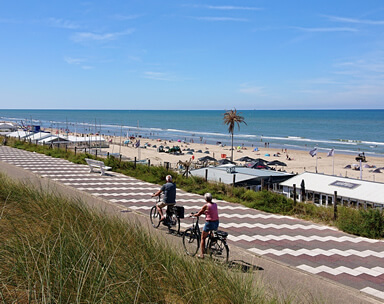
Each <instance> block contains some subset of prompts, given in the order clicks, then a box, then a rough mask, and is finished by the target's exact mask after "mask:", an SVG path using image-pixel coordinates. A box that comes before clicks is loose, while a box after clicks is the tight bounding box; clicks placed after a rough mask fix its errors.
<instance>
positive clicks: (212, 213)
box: [205, 203, 219, 221]
mask: <svg viewBox="0 0 384 304" xmlns="http://www.w3.org/2000/svg"><path fill="white" fill-rule="evenodd" d="M207 207H208V208H207V211H205V220H206V221H218V220H219V212H218V211H217V204H215V203H208V204H207Z"/></svg>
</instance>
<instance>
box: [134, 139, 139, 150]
mask: <svg viewBox="0 0 384 304" xmlns="http://www.w3.org/2000/svg"><path fill="white" fill-rule="evenodd" d="M135 147H136V148H138V147H140V139H139V140H138V141H137V142H136V144H135Z"/></svg>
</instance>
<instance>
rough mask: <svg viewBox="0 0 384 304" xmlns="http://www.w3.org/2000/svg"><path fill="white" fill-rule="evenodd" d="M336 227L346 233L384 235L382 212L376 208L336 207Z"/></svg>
mask: <svg viewBox="0 0 384 304" xmlns="http://www.w3.org/2000/svg"><path fill="white" fill-rule="evenodd" d="M337 227H338V228H339V229H341V230H343V231H345V232H347V233H351V234H355V235H360V236H365V237H370V238H382V237H384V214H383V212H382V211H380V210H378V209H368V210H364V209H359V210H356V209H352V208H348V207H339V208H338V219H337Z"/></svg>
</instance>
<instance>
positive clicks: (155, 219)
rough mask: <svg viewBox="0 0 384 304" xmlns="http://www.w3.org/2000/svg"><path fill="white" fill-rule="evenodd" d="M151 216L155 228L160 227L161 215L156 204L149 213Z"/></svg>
mask: <svg viewBox="0 0 384 304" xmlns="http://www.w3.org/2000/svg"><path fill="white" fill-rule="evenodd" d="M149 217H150V219H151V224H152V226H153V227H155V228H157V227H159V225H160V218H161V216H160V214H159V212H158V211H157V208H156V206H153V207H152V209H151V212H150V213H149Z"/></svg>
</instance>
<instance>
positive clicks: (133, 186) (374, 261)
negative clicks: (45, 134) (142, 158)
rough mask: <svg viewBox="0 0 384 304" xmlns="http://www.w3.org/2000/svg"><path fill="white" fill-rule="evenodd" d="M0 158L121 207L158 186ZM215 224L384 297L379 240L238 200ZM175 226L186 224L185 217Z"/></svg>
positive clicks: (191, 201) (244, 243)
mask: <svg viewBox="0 0 384 304" xmlns="http://www.w3.org/2000/svg"><path fill="white" fill-rule="evenodd" d="M0 161H3V162H7V163H9V164H13V165H15V166H18V167H20V168H23V169H25V170H29V171H32V172H34V173H35V174H37V175H40V176H43V177H46V178H50V179H52V180H55V181H57V182H59V183H62V184H65V185H67V186H70V187H73V188H77V189H78V190H81V191H85V192H88V193H90V194H92V195H94V196H97V197H100V198H103V199H104V200H108V201H110V202H111V203H114V204H116V205H117V206H119V207H120V208H122V209H131V210H134V211H136V212H141V213H143V214H148V213H149V210H150V208H151V207H152V206H153V204H154V202H155V200H154V199H153V198H151V197H150V196H151V194H152V193H153V192H155V191H156V190H158V189H159V186H158V185H153V184H150V183H147V182H142V181H139V180H136V179H134V178H131V177H127V176H124V175H121V174H117V173H113V172H112V173H110V172H109V174H108V175H106V176H100V175H99V174H97V173H89V168H88V166H86V165H78V164H73V163H70V162H68V161H66V160H62V159H56V158H52V157H49V156H45V155H41V154H37V153H31V152H27V151H23V150H18V149H13V148H10V147H4V146H1V147H0ZM0 165H1V163H0ZM177 201H178V204H179V205H183V206H184V208H185V212H186V213H189V212H191V211H197V210H198V209H199V208H200V207H201V206H202V204H203V202H204V201H203V198H202V197H201V196H200V195H197V194H191V193H186V192H184V191H181V190H178V193H177ZM217 202H218V204H219V209H220V228H221V229H224V230H226V231H227V232H228V233H229V237H228V239H229V243H230V244H231V243H232V244H236V245H237V246H239V247H242V248H244V249H246V250H248V251H250V252H253V253H254V254H257V255H263V256H268V257H270V258H272V259H275V260H278V261H280V262H283V263H286V264H288V265H290V266H293V267H297V269H300V270H302V271H305V272H308V273H312V274H316V275H320V276H323V277H325V278H328V279H330V280H334V281H337V282H339V283H342V284H345V285H347V286H350V287H353V288H356V289H358V290H360V291H361V292H364V293H366V294H368V295H372V296H374V297H376V298H379V299H382V300H383V301H384V242H383V241H382V240H371V239H367V238H363V237H355V236H352V235H348V234H345V233H342V232H339V231H337V230H336V229H334V228H332V227H327V226H322V225H316V224H313V223H310V222H306V221H302V220H298V219H294V218H292V217H287V216H281V215H274V214H266V213H263V212H259V211H257V210H253V209H249V208H246V207H244V206H241V205H238V204H232V203H228V202H225V201H217ZM181 226H182V227H184V228H186V227H189V226H190V220H189V219H188V218H185V219H184V220H183V221H182V223H181Z"/></svg>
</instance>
